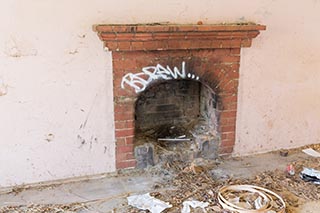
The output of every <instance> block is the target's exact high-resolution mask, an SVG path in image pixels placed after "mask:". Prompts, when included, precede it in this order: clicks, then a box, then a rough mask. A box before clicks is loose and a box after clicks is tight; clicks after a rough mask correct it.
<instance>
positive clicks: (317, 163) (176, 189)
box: [0, 144, 320, 213]
mask: <svg viewBox="0 0 320 213" xmlns="http://www.w3.org/2000/svg"><path fill="white" fill-rule="evenodd" d="M308 147H310V146H308ZM303 148H305V147H303ZM311 148H314V149H315V150H318V151H319V150H320V145H319V144H318V145H313V146H311ZM301 149H302V148H300V149H294V150H289V155H290V154H292V153H296V152H301ZM278 153H279V152H278ZM219 162H220V161H219V160H218V161H206V160H203V161H199V160H198V161H194V162H192V163H185V162H177V161H174V162H168V163H166V164H164V165H162V167H158V168H155V167H153V168H151V169H149V170H147V171H145V172H148V173H149V174H150V173H151V174H153V175H160V176H164V174H170V175H167V177H168V178H166V179H164V180H163V181H162V182H161V183H155V184H154V187H153V190H152V191H150V194H151V195H152V196H154V197H156V198H158V199H160V200H163V201H166V202H169V203H170V204H172V206H173V207H172V208H170V209H167V210H165V211H164V212H165V213H166V212H181V208H182V203H183V201H186V200H198V201H204V202H209V203H210V205H209V207H207V208H206V210H207V212H217V213H229V211H226V210H223V209H222V208H221V206H220V205H219V203H218V200H217V192H218V190H219V189H220V188H221V187H222V186H226V185H234V184H250V185H256V186H260V187H264V188H267V189H269V190H272V191H273V192H275V193H277V194H278V195H280V196H281V197H282V198H283V199H284V201H285V203H286V205H287V209H286V212H287V213H295V212H303V213H306V212H308V213H315V212H318V209H319V200H320V185H315V184H313V183H310V182H305V181H304V180H302V179H301V178H300V176H299V173H300V171H301V170H302V169H303V167H309V168H314V169H317V170H320V158H307V159H303V160H301V159H299V160H297V161H294V162H292V165H293V167H294V168H295V174H294V175H289V174H288V173H286V172H285V171H284V169H283V170H273V171H266V172H260V173H259V174H258V175H255V176H251V177H250V178H229V177H226V178H217V177H215V176H214V175H213V172H212V171H213V169H216V168H219ZM131 172H133V173H134V171H131ZM133 173H131V174H133ZM142 173H143V172H142ZM120 175H121V174H120ZM123 175H130V173H129V174H127V173H124V174H123ZM142 175H143V174H142ZM317 201H318V202H317ZM308 204H312V205H308ZM85 209H86V203H73V204H69V205H31V206H11V207H3V208H0V212H9V213H11V212H12V213H13V212H17V213H20V212H21V213H22V212H30V213H31V212H36V213H42V212H43V213H44V212H49V213H58V212H59V213H60V212H61V213H63V212H69V213H71V212H79V211H82V210H85ZM305 209H307V210H305ZM313 210H314V211H313ZM113 212H114V213H116V212H120V213H122V212H123V213H124V212H126V213H127V212H129V213H138V212H147V211H142V210H139V209H137V208H134V207H131V206H128V205H126V204H124V205H123V206H121V207H119V208H117V209H114V211H113ZM194 212H202V211H197V210H195V211H194Z"/></svg>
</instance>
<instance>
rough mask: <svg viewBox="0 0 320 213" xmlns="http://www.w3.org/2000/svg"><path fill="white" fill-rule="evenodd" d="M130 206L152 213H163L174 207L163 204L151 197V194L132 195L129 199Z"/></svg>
mask: <svg viewBox="0 0 320 213" xmlns="http://www.w3.org/2000/svg"><path fill="white" fill-rule="evenodd" d="M127 200H128V205H131V206H133V207H136V208H138V209H141V210H149V211H150V212H151V213H161V212H162V211H163V210H165V209H167V208H170V207H172V205H171V204H169V203H167V202H163V201H161V200H159V199H156V198H154V197H152V196H150V194H149V193H147V194H143V195H132V196H130V197H128V198H127Z"/></svg>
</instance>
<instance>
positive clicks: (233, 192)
mask: <svg viewBox="0 0 320 213" xmlns="http://www.w3.org/2000/svg"><path fill="white" fill-rule="evenodd" d="M218 201H219V204H220V205H221V206H222V207H223V208H224V209H227V210H230V211H232V212H236V213H248V212H251V213H271V212H274V213H284V211H285V208H286V204H285V202H284V200H283V199H282V198H281V197H280V196H279V195H278V194H276V193H274V192H273V191H270V190H268V189H265V188H262V187H258V186H253V185H230V186H224V187H222V188H220V190H219V193H218Z"/></svg>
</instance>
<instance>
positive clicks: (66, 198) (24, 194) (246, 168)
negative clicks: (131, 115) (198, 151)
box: [0, 152, 320, 213]
mask: <svg viewBox="0 0 320 213" xmlns="http://www.w3.org/2000/svg"><path fill="white" fill-rule="evenodd" d="M307 158H312V157H310V156H308V155H306V154H304V153H302V152H296V153H292V154H290V155H289V156H288V157H281V156H280V155H279V153H278V152H274V153H267V154H262V155H256V156H250V157H243V158H230V159H226V160H223V161H221V163H220V164H219V166H217V167H216V168H214V169H213V170H212V174H213V176H215V177H216V178H226V177H227V176H229V177H236V178H247V177H252V176H253V175H255V174H257V173H259V172H262V171H267V170H274V169H282V170H285V168H286V166H287V165H288V164H289V163H291V162H294V161H298V160H304V159H307ZM129 174H130V175H129ZM166 178H170V174H166V173H163V174H161V175H159V174H154V173H152V172H137V171H133V172H131V173H130V172H128V171H127V172H125V174H122V175H117V176H110V177H105V178H100V179H94V180H86V181H80V182H73V183H66V184H61V185H54V186H49V187H40V188H34V189H32V188H31V189H27V190H22V191H21V192H18V193H6V194H1V195H0V207H1V206H7V205H29V204H68V203H73V202H85V203H86V205H87V206H88V209H87V210H83V211H81V212H112V210H113V209H114V208H119V207H121V205H123V204H126V202H127V201H126V198H127V197H128V196H129V195H132V194H140V193H146V192H151V191H152V190H153V188H152V187H153V186H154V184H155V183H157V182H161V181H165V179H166ZM319 208H320V203H319V202H310V203H307V204H306V205H305V206H303V207H301V209H302V210H301V211H300V212H303V213H316V212H319V211H318V209H319Z"/></svg>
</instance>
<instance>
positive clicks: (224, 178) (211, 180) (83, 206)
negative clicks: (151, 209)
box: [0, 146, 320, 213]
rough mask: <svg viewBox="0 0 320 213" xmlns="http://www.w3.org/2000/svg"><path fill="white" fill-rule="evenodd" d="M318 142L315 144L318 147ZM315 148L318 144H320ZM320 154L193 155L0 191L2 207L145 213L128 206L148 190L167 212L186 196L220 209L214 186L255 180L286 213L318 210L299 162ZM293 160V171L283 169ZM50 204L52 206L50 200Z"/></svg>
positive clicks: (317, 192) (315, 162)
mask: <svg viewBox="0 0 320 213" xmlns="http://www.w3.org/2000/svg"><path fill="white" fill-rule="evenodd" d="M318 147H319V146H315V147H314V148H315V149H318ZM318 151H319V149H318ZM319 163H320V158H314V157H311V156H308V155H306V154H304V153H302V152H301V150H299V149H297V150H291V151H290V152H289V155H288V156H287V157H282V156H280V155H279V152H273V153H267V154H261V155H255V156H249V157H242V158H230V159H224V160H216V161H205V160H197V161H195V162H193V163H192V164H182V163H178V162H171V163H168V164H167V165H166V166H165V167H164V168H151V169H148V170H147V171H137V170H127V171H123V172H121V173H119V174H117V175H109V176H108V177H104V178H100V179H93V180H87V181H80V182H73V183H67V184H60V185H52V186H47V187H35V188H29V189H25V188H14V190H13V191H12V192H10V193H3V194H1V195H0V212H69V213H71V212H80V213H82V212H99V213H100V212H146V211H139V210H137V209H136V208H133V207H130V206H128V205H127V200H126V198H127V197H128V196H129V195H133V194H142V193H147V192H150V193H151V194H152V195H153V196H155V197H157V198H159V199H161V200H164V201H167V202H170V203H171V204H173V207H172V208H171V209H168V210H166V212H180V211H181V203H182V202H183V201H184V200H187V199H197V200H202V201H210V202H211V204H210V205H211V206H212V208H209V209H208V212H223V211H222V210H221V209H220V208H219V206H218V204H217V202H216V195H215V193H216V191H217V189H219V187H221V186H223V185H227V184H252V185H259V186H262V187H265V188H268V189H270V190H273V191H274V192H276V193H278V194H279V195H281V196H282V198H283V199H284V200H285V201H286V204H287V205H288V206H289V208H288V209H287V212H301V213H316V212H319V209H320V202H319V198H320V186H319V185H315V184H313V183H307V182H304V181H303V180H301V179H300V177H299V172H300V171H301V169H302V167H303V166H306V167H312V168H316V169H319V167H320V164H319ZM288 164H292V165H294V167H295V169H296V174H295V175H294V176H289V175H287V174H286V172H285V169H286V167H287V165H288ZM49 204H50V205H49Z"/></svg>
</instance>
